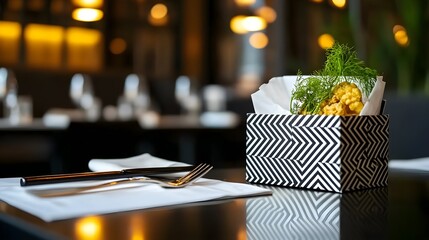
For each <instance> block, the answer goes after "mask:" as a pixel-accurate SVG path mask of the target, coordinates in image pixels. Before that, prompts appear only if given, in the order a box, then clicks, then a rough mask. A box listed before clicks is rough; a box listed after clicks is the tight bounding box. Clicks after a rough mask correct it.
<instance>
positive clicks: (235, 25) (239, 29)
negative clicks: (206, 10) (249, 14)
mask: <svg viewBox="0 0 429 240" xmlns="http://www.w3.org/2000/svg"><path fill="white" fill-rule="evenodd" d="M245 17H246V16H243V15H239V16H235V17H233V18H232V19H231V21H230V23H229V27H230V28H231V30H232V31H233V32H234V33H237V34H244V33H247V30H246V29H245V28H244V26H243V24H242V22H243V20H244V18H245Z"/></svg>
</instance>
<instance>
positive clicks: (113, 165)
mask: <svg viewBox="0 0 429 240" xmlns="http://www.w3.org/2000/svg"><path fill="white" fill-rule="evenodd" d="M181 166H189V164H186V163H182V162H175V161H170V160H166V159H162V158H158V157H154V156H152V155H150V154H149V153H144V154H141V155H138V156H135V157H129V158H120V159H92V160H90V161H89V163H88V167H89V169H90V170H91V171H94V172H101V171H120V170H122V169H127V168H152V167H181Z"/></svg>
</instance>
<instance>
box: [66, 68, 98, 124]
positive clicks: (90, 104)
mask: <svg viewBox="0 0 429 240" xmlns="http://www.w3.org/2000/svg"><path fill="white" fill-rule="evenodd" d="M70 98H71V99H72V102H73V103H74V104H75V105H76V106H77V107H78V108H80V109H82V110H84V111H85V113H86V117H87V118H88V120H96V119H98V118H99V116H100V112H101V109H100V108H101V102H100V99H98V98H96V97H95V95H94V91H93V88H92V80H91V77H90V76H89V75H87V74H82V73H76V74H74V75H73V77H72V79H71V82H70Z"/></svg>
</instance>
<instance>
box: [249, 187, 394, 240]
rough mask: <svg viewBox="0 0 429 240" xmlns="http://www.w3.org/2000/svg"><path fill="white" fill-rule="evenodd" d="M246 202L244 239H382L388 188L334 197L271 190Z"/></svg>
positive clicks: (384, 231) (318, 193)
mask: <svg viewBox="0 0 429 240" xmlns="http://www.w3.org/2000/svg"><path fill="white" fill-rule="evenodd" d="M272 191H273V195H272V197H269V198H266V197H264V198H254V199H249V200H248V201H247V202H246V230H247V239H249V240H252V239H365V238H368V236H373V237H372V238H374V239H385V238H386V237H387V236H386V234H387V233H388V232H387V230H388V229H387V225H388V216H387V199H388V191H387V188H377V189H369V190H363V191H357V192H348V193H344V194H336V193H331V192H317V191H306V190H301V189H289V188H272Z"/></svg>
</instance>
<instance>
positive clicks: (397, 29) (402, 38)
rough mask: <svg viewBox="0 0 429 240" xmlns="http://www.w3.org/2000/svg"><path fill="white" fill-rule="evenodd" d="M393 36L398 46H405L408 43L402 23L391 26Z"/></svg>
mask: <svg viewBox="0 0 429 240" xmlns="http://www.w3.org/2000/svg"><path fill="white" fill-rule="evenodd" d="M393 37H394V38H395V41H396V43H397V44H399V45H400V46H403V47H406V46H408V45H409V44H410V40H409V38H408V33H407V30H406V29H405V28H404V27H403V26H402V25H395V26H393Z"/></svg>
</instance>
